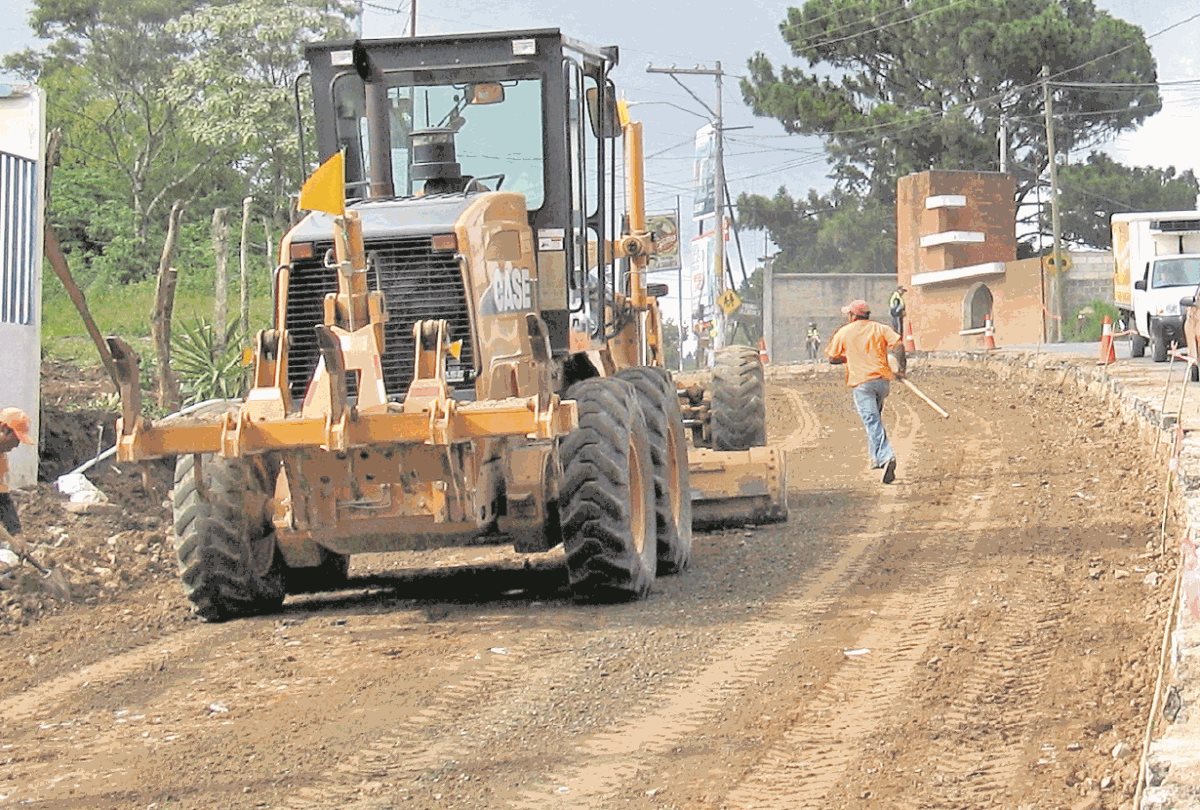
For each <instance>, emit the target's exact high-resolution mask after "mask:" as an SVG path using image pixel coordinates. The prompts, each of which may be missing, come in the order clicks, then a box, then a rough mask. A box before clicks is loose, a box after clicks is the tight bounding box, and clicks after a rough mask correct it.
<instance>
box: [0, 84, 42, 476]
mask: <svg viewBox="0 0 1200 810" xmlns="http://www.w3.org/2000/svg"><path fill="white" fill-rule="evenodd" d="M45 108H46V105H45V97H44V96H43V94H42V92H41V91H40V90H38V89H37V88H34V87H17V88H14V93H13V94H12V95H11V96H8V97H5V98H0V346H3V347H4V351H0V380H4V385H3V387H0V408H4V407H10V406H16V407H18V408H21V409H22V410H24V411H25V412H26V413H27V414H29V418H30V419H31V420H33V435H34V436H37V435H38V431H39V413H38V409H39V407H40V394H41V391H40V384H41V332H42V238H41V235H42V227H43V226H42V221H43V220H42V217H43V210H42V209H43V205H44V203H43V200H44V195H43V193H42V186H43V183H44V173H43V162H44V153H45V131H46V112H45ZM37 467H38V455H37V448H36V447H30V446H28V445H21V446H20V447H18V448H17V449H16V450H13V451H12V452H11V453H9V472H8V483H9V485H10V486H13V487H27V486H31V485H33V484H34V483H36V482H37Z"/></svg>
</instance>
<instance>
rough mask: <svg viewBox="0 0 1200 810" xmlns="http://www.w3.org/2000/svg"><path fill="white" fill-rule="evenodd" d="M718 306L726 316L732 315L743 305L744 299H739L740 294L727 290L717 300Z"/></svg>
mask: <svg viewBox="0 0 1200 810" xmlns="http://www.w3.org/2000/svg"><path fill="white" fill-rule="evenodd" d="M717 305H718V306H719V307H721V311H722V312H724V313H725V314H726V315H732V314H733V313H735V312H737V308H738V307H740V306H741V305H742V299H740V298H738V294H737V293H735V292H734V291H733V290H726V291H725V292H723V293H721V296H720V297H719V298H717Z"/></svg>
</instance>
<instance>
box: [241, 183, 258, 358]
mask: <svg viewBox="0 0 1200 810" xmlns="http://www.w3.org/2000/svg"><path fill="white" fill-rule="evenodd" d="M253 202H254V198H253V197H244V198H242V244H241V251H240V253H239V257H238V258H239V265H238V297H239V303H240V304H241V313H242V317H241V331H240V334H239V337H238V340H239V341H240V342H241V344H242V346H249V345H250V205H251V204H252V203H253Z"/></svg>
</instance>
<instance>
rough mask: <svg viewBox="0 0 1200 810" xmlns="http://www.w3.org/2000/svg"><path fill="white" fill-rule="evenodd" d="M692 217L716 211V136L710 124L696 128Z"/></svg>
mask: <svg viewBox="0 0 1200 810" xmlns="http://www.w3.org/2000/svg"><path fill="white" fill-rule="evenodd" d="M692 181H693V199H692V219H693V220H701V219H704V218H705V217H711V216H713V215H714V214H716V213H717V138H716V130H715V129H713V126H712V124H705V125H704V126H702V127H700V129H698V130H696V158H695V163H694V164H693V168H692Z"/></svg>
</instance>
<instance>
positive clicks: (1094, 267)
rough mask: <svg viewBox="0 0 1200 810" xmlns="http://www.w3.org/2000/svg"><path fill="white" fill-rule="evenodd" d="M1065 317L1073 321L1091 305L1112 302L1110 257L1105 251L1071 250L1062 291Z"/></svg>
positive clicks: (1111, 264) (1111, 259) (1109, 253)
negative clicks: (1094, 302)
mask: <svg viewBox="0 0 1200 810" xmlns="http://www.w3.org/2000/svg"><path fill="white" fill-rule="evenodd" d="M1063 292H1064V294H1065V297H1066V306H1067V311H1066V313H1065V315H1066V317H1068V318H1073V317H1075V314H1076V313H1077V312H1079V310H1080V309H1082V308H1083V307H1086V306H1088V305H1089V304H1091V303H1092V302H1093V301H1106V302H1108V303H1110V304H1111V303H1112V302H1113V256H1112V252H1111V251H1107V250H1089V251H1081V250H1072V251H1071V269H1070V270H1069V271H1067V275H1066V287H1065V289H1064V291H1063Z"/></svg>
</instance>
